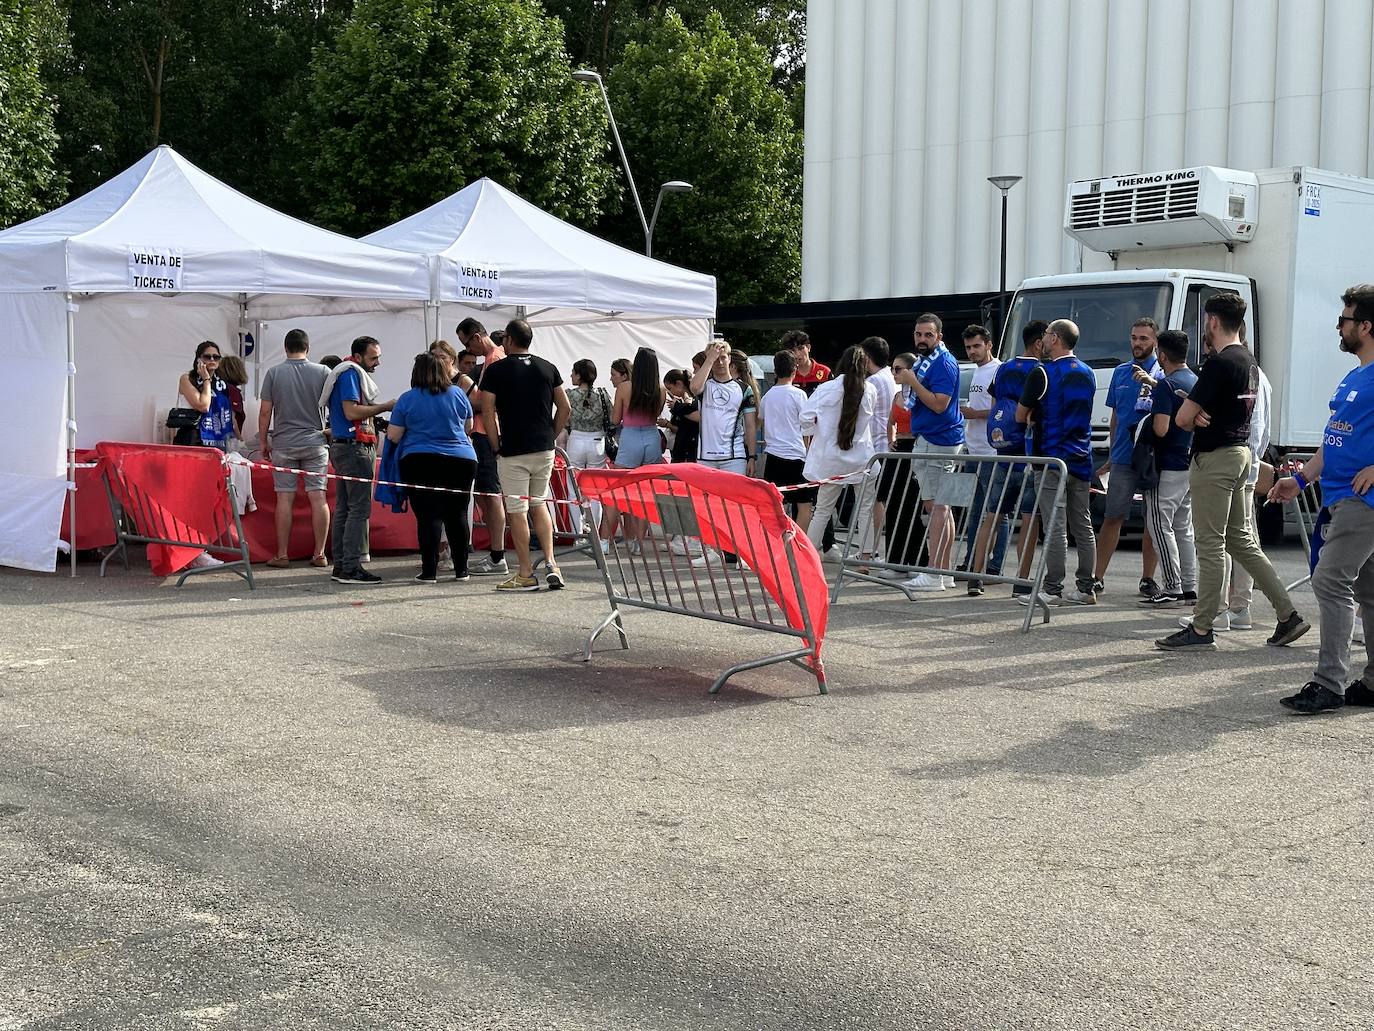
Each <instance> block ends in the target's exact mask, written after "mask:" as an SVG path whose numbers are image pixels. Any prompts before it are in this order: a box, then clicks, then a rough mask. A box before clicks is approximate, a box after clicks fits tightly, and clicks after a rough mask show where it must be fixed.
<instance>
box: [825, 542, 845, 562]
mask: <svg viewBox="0 0 1374 1031" xmlns="http://www.w3.org/2000/svg"><path fill="white" fill-rule="evenodd" d="M841 554H842V552H841V551H840V548H839V547H838V546H835V547H832V548H830V549H829V550H827V551H822V552H821V561H822V562H830V563H837V562H839V561H840V555H841Z"/></svg>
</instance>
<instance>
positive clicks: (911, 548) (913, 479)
mask: <svg viewBox="0 0 1374 1031" xmlns="http://www.w3.org/2000/svg"><path fill="white" fill-rule="evenodd" d="M933 465H946V466H948V465H953V466H954V472H947V473H945V474H944V478H943V482H942V483H941V485H940V488H939V490H938V491H937V492H936V494H935V496H934V497H933V498H932V499H931V500H932V501H933V503H934V504H935V505H944V506H948V508H949V510H950V527H951V529H950V533H951V534H952V537H953V541H952V543H951V545H950V550H949V555H950V562H949V563H948V566H950V567H953V568H946V567H942V566H937V565H935V564H934V563H933V562H932V553H931V549H930V544H931V541H930V531H931V526H932V520H930V519H929V518H927V517H926V515H925V513H924V512H923V507H924V505H923V502H922V501H921V500H920V479H921V475H922V472H923V470H924V469H926V468H928V467H930V466H933ZM970 466H973V467H974V468H973V469H972V470H971V471H970V470H969V467H970ZM981 466H992V467H994V468H997V467H1002V468H1005V469H1006V473H1005V474H1003V478H1002V483H1001V486H1000V489H999V490H998V491H997V492H996V493H995V494H994V493H993V492H992V490H991V489H988V490H986V491H985V492H984V493H985V495H986V496H985V498H984V500H983V502H982V505H981V506H980V508H979V511H977V512H975V511H974V510H973V506H974V501H975V495H976V493H977V484H978V467H981ZM1017 467H1020V472H1021V475H1020V476H1017V475H1015V473H1016V471H1017ZM1046 470H1058V472H1059V477H1058V483H1057V485H1056V487H1055V491H1054V496H1053V499H1052V504H1051V506H1050V507H1051V509H1052V510H1055V511H1057V510H1059V508H1060V506H1061V505H1062V504H1063V502H1064V492H1065V484H1066V480H1067V477H1068V470H1067V469H1066V468H1065V466H1064V463H1063V462H1062V461H1060V460H1059V459H1057V458H1029V457H1025V456H1020V457H1018V456H1014V455H922V454H912V453H908V452H895V451H894V452H884V453H882V454H877V455H874V456H873V459H872V460H871V461H870V462H869V464H868V467H867V469H866V471H865V475H864V479H863V482H862V483H861V484H859V485H858V486H857V487H855V488H854V489H855V490H856V491H863V492H865V493H866V494H868V495H871V496H872V497H871V500H873V501H876V502H881V503H882V504H883V505H884V508H885V510H886V511H885V517H884V525H883V528H882V530H881V531H880V535H881V536H880V539H877V541H876V543H877V545H878V546H877V547H875V548H874V549H873V551H874V553H873V554H872V555H871V556H868V555H864V554H862V553H861V552H860V550H859V543H860V542H861V541H862V540H863V539H864V537H863V535H862V534H861V533H860V532H859V531H860V528H859V527H858V526H856V525H853V524H852V523H851V525H850V526H849V528H848V534H847V535H846V539H845V544H844V548H843V550H842V551H841V553H840V554H841V558H840V561H839V563H838V569H837V570H836V573H835V582H834V586H833V588H832V590H831V594H830V600H831V602H832V603H833V602H834V601H835V600H837V599H838V598H839V595H840V591H841V590H843V589H844V588H845V587H846V586H847V585H849V584H851V583H853V582H855V581H866V582H868V583H876V584H880V585H882V586H884V587H891V588H893V589H894V590H898V591H901V592H902V593H903V594H905V595H906V596H907V598H909V599H911V598H914V597H916V596H917V592H915V591H913V590H912V589H911V588H908V587H907V586H905V584H904V583H903V580H905V579H906V578H908V577H913V576H915V575H916V574H917V573H927V574H930V575H931V576H950V577H958V578H960V579H967V580H970V581H977V582H980V583H982V584H985V585H986V584H1010V585H1012V586H1013V587H1020V588H1022V589H1024V590H1026V591H1027V592H1028V593H1029V596H1030V602H1031V603H1030V604H1029V605H1027V606H1026V616H1025V619H1024V621H1023V623H1022V627H1021V629H1022V632H1023V633H1025V632H1029V631H1030V626H1031V620H1032V619H1033V618H1034V616H1035V613H1036V611H1037V610H1039V611H1040V612H1041V613H1042V614H1043V619H1042V622H1044V623H1048V622H1049V621H1050V613H1049V608H1048V606H1046V605H1045V604H1044V603H1043V602H1041V600H1040V592H1041V590H1042V588H1043V585H1044V581H1045V550H1046V549H1045V548H1044V547H1039V546H1038V544H1037V541H1038V537H1039V533H1038V530H1039V528H1040V526H1042V525H1044V526H1046V527H1048V525H1049V524H1048V520H1045V519H1042V516H1041V505H1040V502H1041V498H1040V492H1039V490H1038V489H1037V488H1038V486H1039V483H1040V482H1041V479H1042V477H1043V476H1044V474H1045V472H1046ZM996 477H997V474H996V472H994V473H990V474H988V480H989V482H988V486H989V488H991V486H992V483H993V482H994V481H995V479H996ZM869 500H870V499H869V498H866V497H864V496H863V495H861V496H860V497H859V498H858V499H856V504H855V505H854V506H853V511H854V512H855V513H858V512H865V511H868V510H869V508H870V505H869V504H867V502H868V501H869ZM985 517H991V518H992V519H993V520H994V523H993V525H992V527H991V529H990V531H987V540H986V547H985V548H983V547H978V548H977V549H976V550H975V552H974V554H973V556H972V558H971V561H970V563H969V565H970V568H969V569H967V570H961V569H959V568H957V566H958V557H959V556H960V555H962V554H963V553H964V550H965V548H966V547H967V544H968V540H969V538H970V537H975V542H976V536H975V535H977V534H978V530H979V527H980V526H982V525H983V523H984V519H985ZM1002 518H1005V519H1008V520H1009V527H1008V534H1009V539H1008V542H1007V553H1006V556H1005V557H1004V559H1003V563H1004V568H1003V569H1002V570H1001V571H999V572H997V573H990V572H988V559H990V558H991V556H992V554H993V549H994V547H995V544H996V536H997V532H998V531H997V526H996V523H995V521H996V520H1000V519H1002ZM1061 518H1067V514H1065V515H1063V516H1061ZM1018 523H1019V526H1018V525H1017V524H1018ZM869 537H870V539H871V538H872V537H873V535H872V531H870V533H869ZM1072 552H1073V549H1072V546H1070V549H1069V555H1068V556H1067V560H1068V566H1069V569H1068V572H1069V576H1071V575H1072V565H1071V564H1072V561H1073V554H1072ZM980 553H981V555H982V561H981V563H979V562H977V561H976V560H977V558H978V556H979V554H980ZM1006 566H1010V567H1011V568H1012V569H1013V570H1014V572H1008V571H1007V568H1005V567H1006ZM881 572H886V573H887V574H888V575H887V576H882V575H881ZM1068 582H1069V578H1068V576H1066V579H1065V583H1066V586H1067V584H1068Z"/></svg>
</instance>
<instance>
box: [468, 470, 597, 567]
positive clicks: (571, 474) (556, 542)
mask: <svg viewBox="0 0 1374 1031" xmlns="http://www.w3.org/2000/svg"><path fill="white" fill-rule="evenodd" d="M549 496H550V497H551V498H553V500H552V501H550V502H547V503H546V505H547V507H548V509H549V512H550V514H551V517H552V519H553V546H554V555H555V556H559V555H569V554H574V553H576V552H582V553H583V554H590V552H591V528H590V526H589V525H588V524H589V523H590V521H591V517H590V516H589V515H588V514H587V511H586V508H585V506H584V505H583V503H582V491H581V489H580V488H579V487H578V485H577V476H576V475H575V470H574V469H573V468H572V466H571V465H569V463H568V453H567V452H566V451H564V450H563V449H562V448H561V447H556V448H554V449H553V473H552V475H550V477H549ZM567 502H571V504H567ZM503 503H504V502H503ZM469 505H470V508H469V512H468V525H469V526H470V527H472V529H474V530H475V529H477V528H478V527H479V526H480V527H481V528H482V529H486V526H487V520H486V515H485V513H484V512H483V511H482V506H481V505H479V504H477V499H476V498H475V497H474V498H473V499H472V501H471V502H470V503H469ZM506 519H507V520H509V519H510V513H509V512H508V513H506ZM508 525H509V524H508ZM504 543H505V542H504V541H503V542H502V544H504ZM530 547H531V548H534V549H536V550H537V549H538V548H539V540H538V538H536V537H535V536H534V534H533V533H531V534H530ZM546 562H547V557H546V556H544V555H540V556H539V558H537V559H536V560H535V568H538V567H539V566H540V565H542V564H544V563H546Z"/></svg>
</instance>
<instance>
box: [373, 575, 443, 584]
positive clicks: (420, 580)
mask: <svg viewBox="0 0 1374 1031" xmlns="http://www.w3.org/2000/svg"><path fill="white" fill-rule="evenodd" d="M377 579H378V580H380V579H381V577H380V576H379V577H378V578H377ZM415 582H416V583H417V584H437V583H438V582H439V577H438V576H437V575H435V576H425V574H424V573H416V574H415Z"/></svg>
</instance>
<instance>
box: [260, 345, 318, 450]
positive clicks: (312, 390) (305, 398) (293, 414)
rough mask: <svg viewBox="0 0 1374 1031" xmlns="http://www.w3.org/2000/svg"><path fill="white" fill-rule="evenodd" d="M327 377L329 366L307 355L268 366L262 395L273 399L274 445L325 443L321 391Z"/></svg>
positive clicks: (291, 446) (290, 447) (283, 447)
mask: <svg viewBox="0 0 1374 1031" xmlns="http://www.w3.org/2000/svg"><path fill="white" fill-rule="evenodd" d="M328 378H329V370H328V369H326V368H325V367H324V366H323V365H318V364H316V363H315V362H312V361H308V360H306V359H305V358H288V359H286V361H285V362H283V363H282V364H281V365H274V366H272V368H270V369H268V370H267V375H266V376H264V377H263V378H262V390H261V392H260V394H259V397H260V398H261V399H262V400H263V401H271V402H272V430H271V437H272V447H273V448H275V449H277V450H278V451H293V450H295V449H297V448H310V447H324V429H323V426H322V423H321V419H320V391H322V390H323V389H324V381H325V380H327V379H328Z"/></svg>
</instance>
